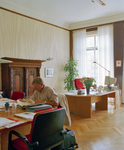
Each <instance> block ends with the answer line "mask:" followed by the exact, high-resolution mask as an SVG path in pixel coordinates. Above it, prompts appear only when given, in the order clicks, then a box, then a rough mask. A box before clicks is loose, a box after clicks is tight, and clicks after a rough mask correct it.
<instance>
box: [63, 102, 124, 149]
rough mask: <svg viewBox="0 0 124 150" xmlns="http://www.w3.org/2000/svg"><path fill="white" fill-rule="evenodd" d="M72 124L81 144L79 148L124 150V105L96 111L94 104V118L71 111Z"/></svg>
mask: <svg viewBox="0 0 124 150" xmlns="http://www.w3.org/2000/svg"><path fill="white" fill-rule="evenodd" d="M71 120H72V125H71V126H70V127H67V126H65V127H67V128H68V129H71V130H73V131H74V134H75V136H76V141H77V143H78V145H79V148H77V150H124V105H122V106H121V107H120V108H119V109H116V110H115V109H114V105H113V104H112V103H109V107H108V110H107V111H106V110H103V111H101V110H100V111H98V110H97V111H96V110H95V105H92V118H82V117H80V116H77V115H76V114H72V113H71Z"/></svg>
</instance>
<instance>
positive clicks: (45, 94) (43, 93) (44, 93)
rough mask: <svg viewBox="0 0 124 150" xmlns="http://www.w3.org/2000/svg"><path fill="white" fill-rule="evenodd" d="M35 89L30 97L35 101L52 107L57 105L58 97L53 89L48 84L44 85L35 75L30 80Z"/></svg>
mask: <svg viewBox="0 0 124 150" xmlns="http://www.w3.org/2000/svg"><path fill="white" fill-rule="evenodd" d="M32 85H33V87H34V88H35V91H34V93H33V95H32V96H31V97H30V98H31V99H32V100H33V101H35V103H42V102H44V103H45V104H48V105H51V106H53V107H57V106H58V97H57V93H56V92H55V90H54V89H53V88H51V87H49V86H45V85H44V83H43V80H42V79H41V78H40V77H37V78H35V79H34V80H33V82H32Z"/></svg>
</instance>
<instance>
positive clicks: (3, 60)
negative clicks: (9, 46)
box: [0, 58, 13, 64]
mask: <svg viewBox="0 0 124 150" xmlns="http://www.w3.org/2000/svg"><path fill="white" fill-rule="evenodd" d="M12 62H13V61H10V60H6V59H1V58H0V64H1V63H12Z"/></svg>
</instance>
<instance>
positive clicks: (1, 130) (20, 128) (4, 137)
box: [0, 108, 52, 150]
mask: <svg viewBox="0 0 124 150" xmlns="http://www.w3.org/2000/svg"><path fill="white" fill-rule="evenodd" d="M51 109H52V108H51ZM49 110H50V109H49ZM25 111H26V110H22V109H20V108H17V111H16V114H17V113H22V112H25ZM43 111H44V110H42V111H40V112H43ZM0 117H4V118H12V119H15V120H19V121H23V122H24V123H22V124H20V125H17V126H14V127H12V128H5V127H0V138H1V144H0V145H1V147H0V150H8V135H9V132H10V131H11V130H15V131H17V132H19V133H21V134H23V135H27V134H29V133H30V129H31V123H32V121H27V120H25V119H22V118H19V117H15V116H14V114H13V113H12V110H11V108H10V110H9V112H5V111H0ZM15 138H17V137H13V139H15Z"/></svg>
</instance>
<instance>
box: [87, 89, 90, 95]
mask: <svg viewBox="0 0 124 150" xmlns="http://www.w3.org/2000/svg"><path fill="white" fill-rule="evenodd" d="M86 91H87V95H89V94H90V87H86Z"/></svg>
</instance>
